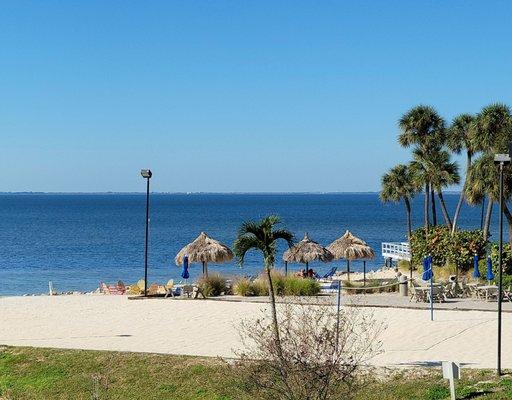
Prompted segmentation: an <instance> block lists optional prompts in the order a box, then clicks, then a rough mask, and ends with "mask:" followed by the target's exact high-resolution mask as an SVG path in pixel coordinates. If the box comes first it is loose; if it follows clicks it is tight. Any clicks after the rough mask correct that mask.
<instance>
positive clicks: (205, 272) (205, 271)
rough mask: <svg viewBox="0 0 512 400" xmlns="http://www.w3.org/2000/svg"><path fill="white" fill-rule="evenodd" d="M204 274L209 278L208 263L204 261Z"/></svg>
mask: <svg viewBox="0 0 512 400" xmlns="http://www.w3.org/2000/svg"><path fill="white" fill-rule="evenodd" d="M204 276H205V277H207V278H208V263H207V262H205V263H204Z"/></svg>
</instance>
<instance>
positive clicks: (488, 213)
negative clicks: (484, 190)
mask: <svg viewBox="0 0 512 400" xmlns="http://www.w3.org/2000/svg"><path fill="white" fill-rule="evenodd" d="M493 203H494V202H493V201H492V199H491V198H489V202H488V203H487V210H486V211H485V220H484V232H483V233H484V239H486V240H487V239H488V238H489V228H490V227H491V216H492V205H493Z"/></svg>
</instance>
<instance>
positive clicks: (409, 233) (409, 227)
mask: <svg viewBox="0 0 512 400" xmlns="http://www.w3.org/2000/svg"><path fill="white" fill-rule="evenodd" d="M404 202H405V209H406V212H407V241H408V242H409V247H410V246H411V236H412V218H411V201H410V200H409V199H408V198H407V197H404Z"/></svg>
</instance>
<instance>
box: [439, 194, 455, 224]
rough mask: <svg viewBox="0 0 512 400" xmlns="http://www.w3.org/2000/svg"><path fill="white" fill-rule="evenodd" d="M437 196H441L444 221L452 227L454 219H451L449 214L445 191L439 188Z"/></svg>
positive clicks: (440, 201)
mask: <svg viewBox="0 0 512 400" xmlns="http://www.w3.org/2000/svg"><path fill="white" fill-rule="evenodd" d="M437 196H438V197H439V203H440V204H441V211H442V212H443V218H444V223H445V224H446V226H447V227H448V229H452V221H451V220H450V215H449V214H448V210H447V209H446V203H445V202H444V197H443V192H442V191H441V190H439V191H438V192H437Z"/></svg>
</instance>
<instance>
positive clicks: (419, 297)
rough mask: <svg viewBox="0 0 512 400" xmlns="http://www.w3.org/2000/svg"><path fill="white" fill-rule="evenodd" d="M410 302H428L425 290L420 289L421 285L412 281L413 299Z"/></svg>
mask: <svg viewBox="0 0 512 400" xmlns="http://www.w3.org/2000/svg"><path fill="white" fill-rule="evenodd" d="M409 301H415V302H417V303H418V302H423V303H425V302H427V301H428V294H427V291H426V290H425V289H419V285H418V284H417V283H416V282H415V281H411V297H410V299H409Z"/></svg>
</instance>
